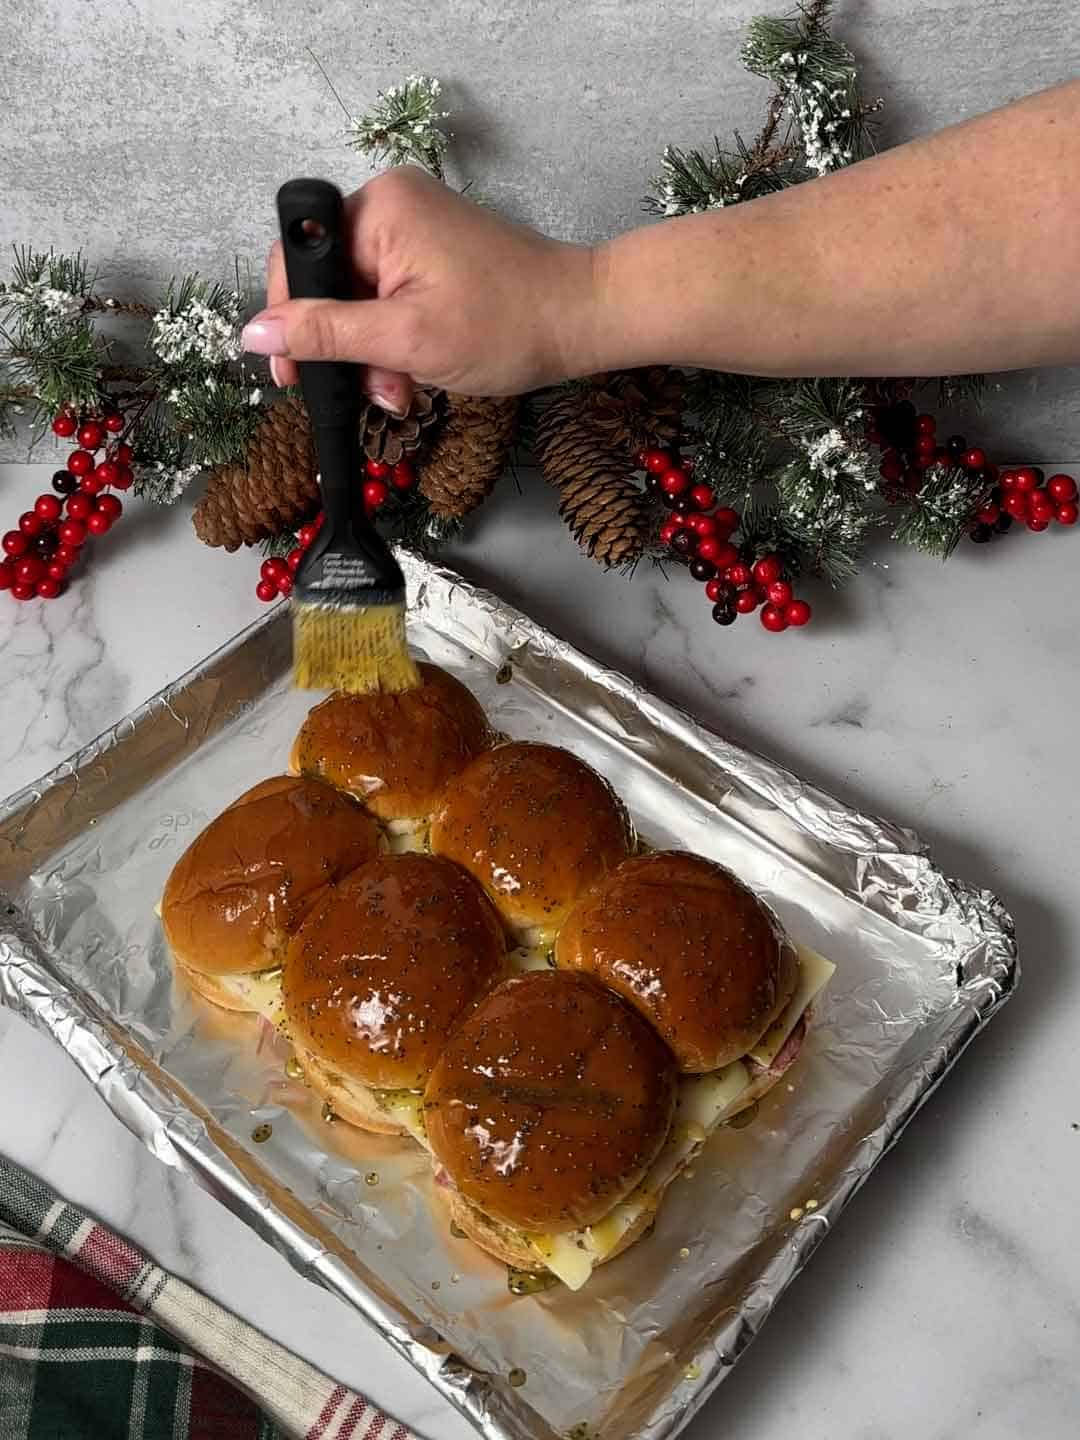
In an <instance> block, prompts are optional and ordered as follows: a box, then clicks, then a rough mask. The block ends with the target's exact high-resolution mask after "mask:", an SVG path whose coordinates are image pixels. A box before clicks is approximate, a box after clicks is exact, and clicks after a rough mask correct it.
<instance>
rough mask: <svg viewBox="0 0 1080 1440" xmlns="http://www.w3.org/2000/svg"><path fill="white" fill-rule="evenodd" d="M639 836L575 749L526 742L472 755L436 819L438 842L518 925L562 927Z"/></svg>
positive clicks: (437, 848)
mask: <svg viewBox="0 0 1080 1440" xmlns="http://www.w3.org/2000/svg"><path fill="white" fill-rule="evenodd" d="M632 841H633V830H632V827H631V824H630V820H629V817H628V816H627V813H626V810H625V808H624V807H623V805H622V804H621V802H620V801H619V799H618V797H617V796H616V794H615V792H614V790H612V788H611V786H610V785H609V784H608V783H607V781H606V780H605V779H603V777H602V776H600V775H598V774H597V773H596V771H595V770H592V769H591V768H590V767H589V766H588V765H586V764H585V762H584V761H582V760H579V759H578V758H577V756H576V755H572V754H571V753H570V751H569V750H562V749H559V748H558V747H557V746H554V745H537V744H531V743H526V742H521V741H516V742H514V743H512V744H508V745H499V746H497V747H496V749H494V750H489V751H488V752H487V753H486V754H484V755H481V756H479V757H478V758H477V759H476V760H474V761H473V762H472V764H471V765H469V766H468V768H467V769H466V770H463V771H462V773H461V774H460V775H459V776H458V777H457V778H456V779H455V780H454V782H453V784H451V785H450V786H449V787H448V788H447V791H446V795H445V797H444V799H443V803H442V805H441V806H440V807H439V809H438V811H437V812H436V814H435V816H434V818H433V820H432V822H431V848H432V850H434V851H436V852H437V853H438V854H440V855H447V856H449V857H450V858H451V859H452V860H456V861H457V862H458V863H459V864H460V865H464V867H465V868H466V870H468V871H469V872H470V873H471V874H473V875H475V876H476V878H477V879H478V880H479V881H480V883H481V885H483V887H484V888H485V890H487V892H488V894H489V895H490V896H491V897H492V899H493V900H494V901H495V904H496V905H497V906H498V907H499V910H500V911H501V912H502V914H503V916H504V917H505V918H506V920H507V921H508V923H509V924H510V925H511V926H513V927H514V928H515V929H519V930H523V929H529V928H539V929H542V930H554V929H555V928H556V927H557V926H558V925H559V924H560V923H561V922H562V920H563V919H564V918H565V916H566V915H567V913H568V912H569V910H570V907H571V906H572V905H573V903H574V901H575V900H576V899H577V897H578V896H579V895H580V894H582V893H583V892H584V891H585V890H587V889H588V888H589V886H590V885H592V884H594V883H595V882H596V881H598V880H601V879H602V878H603V877H604V875H606V874H607V873H608V871H609V870H612V869H614V867H615V866H616V865H618V864H619V862H620V861H621V860H624V859H625V858H626V856H627V855H628V854H629V853H630V850H631V848H632Z"/></svg>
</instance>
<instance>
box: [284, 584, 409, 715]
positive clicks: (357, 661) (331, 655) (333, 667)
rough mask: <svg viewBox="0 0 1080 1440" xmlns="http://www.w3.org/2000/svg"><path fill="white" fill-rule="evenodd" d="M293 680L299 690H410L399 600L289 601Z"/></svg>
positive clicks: (403, 616)
mask: <svg viewBox="0 0 1080 1440" xmlns="http://www.w3.org/2000/svg"><path fill="white" fill-rule="evenodd" d="M293 682H294V684H295V685H297V687H298V688H299V689H301V690H344V691H346V692H347V693H349V694H354V695H355V694H361V693H363V692H364V691H369V690H389V691H397V690H413V689H415V688H416V686H418V685H419V684H420V672H419V671H418V670H417V668H416V664H415V662H414V661H413V658H412V656H411V655H410V654H409V652H408V649H407V648H406V645H405V607H404V606H403V605H365V606H351V605H327V604H325V603H323V604H314V605H307V604H303V603H301V602H297V601H294V602H293Z"/></svg>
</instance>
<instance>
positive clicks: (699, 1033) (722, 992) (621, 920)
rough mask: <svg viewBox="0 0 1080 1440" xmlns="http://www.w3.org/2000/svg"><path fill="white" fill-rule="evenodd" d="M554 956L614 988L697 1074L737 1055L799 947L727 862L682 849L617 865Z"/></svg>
mask: <svg viewBox="0 0 1080 1440" xmlns="http://www.w3.org/2000/svg"><path fill="white" fill-rule="evenodd" d="M555 963H556V964H557V965H558V966H560V967H562V968H564V969H574V970H587V971H589V972H590V973H592V974H594V975H596V976H597V977H598V978H599V979H601V980H602V981H603V982H604V983H605V984H606V985H610V986H611V987H612V989H614V990H616V991H618V993H619V994H620V995H623V996H624V997H625V998H626V999H627V1000H628V1001H629V1002H630V1003H631V1004H632V1005H634V1006H635V1008H636V1009H638V1010H640V1012H641V1013H642V1014H643V1015H644V1016H645V1017H646V1018H647V1019H648V1020H650V1021H651V1022H652V1024H653V1025H655V1027H656V1028H657V1030H659V1032H660V1034H661V1035H662V1036H663V1037H664V1039H665V1040H666V1041H667V1043H668V1044H669V1045H670V1046H671V1048H672V1050H673V1051H674V1052H675V1055H676V1057H677V1059H678V1061H679V1065H680V1068H681V1069H682V1070H686V1071H692V1072H702V1071H708V1070H717V1069H719V1068H720V1067H721V1066H723V1065H727V1064H729V1063H730V1062H731V1061H733V1060H737V1059H739V1058H740V1057H741V1056H742V1055H743V1054H744V1053H745V1052H746V1050H747V1049H749V1047H750V1046H751V1045H753V1044H755V1043H756V1042H757V1040H758V1039H760V1037H761V1034H762V1033H763V1031H764V1030H765V1029H766V1027H767V1026H768V1024H769V1023H770V1022H771V1021H772V1019H773V1018H774V1016H775V1014H776V1011H777V1010H778V1008H779V1007H780V1006H781V1005H782V1004H783V1003H786V1001H787V999H788V997H789V996H790V994H791V992H792V990H793V989H794V986H795V981H796V978H797V974H798V957H797V955H796V953H795V950H794V948H793V947H792V946H791V945H790V943H789V942H788V941H787V940H786V939H785V938H784V936H783V933H782V932H781V931H780V930H779V927H778V926H777V923H776V921H775V919H774V918H773V916H772V915H771V913H770V912H769V911H768V910H767V909H766V907H765V906H764V905H763V904H762V903H761V902H760V901H759V900H758V899H757V897H756V896H755V895H753V894H752V893H751V892H750V891H749V890H747V889H746V887H745V886H744V885H742V884H741V883H740V882H739V881H738V880H736V879H735V877H734V876H733V875H732V874H731V873H730V872H729V871H727V870H725V869H724V868H723V866H721V865H716V864H714V863H713V862H712V861H711V860H705V859H703V858H702V857H701V856H698V855H690V854H687V853H684V852H681V851H657V852H654V853H653V854H650V855H639V856H635V857H633V858H632V859H630V860H627V861H626V862H625V863H624V864H622V865H620V866H619V868H618V869H617V870H616V871H615V872H614V873H613V874H612V875H611V876H609V877H608V879H607V880H605V881H604V882H603V884H601V885H600V886H598V887H597V888H596V889H595V890H594V891H593V892H592V893H591V894H589V895H587V896H586V897H585V898H584V899H583V900H582V901H581V903H580V904H579V905H578V906H577V907H576V909H575V910H574V912H573V913H572V914H571V916H570V917H569V919H568V920H567V922H566V924H565V925H564V926H563V928H562V930H561V931H560V932H559V935H558V937H557V939H556V942H555Z"/></svg>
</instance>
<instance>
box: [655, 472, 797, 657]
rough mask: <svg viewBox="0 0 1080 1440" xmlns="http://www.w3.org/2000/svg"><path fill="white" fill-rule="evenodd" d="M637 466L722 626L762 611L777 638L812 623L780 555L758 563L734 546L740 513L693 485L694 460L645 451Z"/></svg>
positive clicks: (663, 530) (669, 540) (670, 543)
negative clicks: (667, 516) (666, 512)
mask: <svg viewBox="0 0 1080 1440" xmlns="http://www.w3.org/2000/svg"><path fill="white" fill-rule="evenodd" d="M637 463H638V465H639V466H640V467H641V469H643V470H644V471H645V488H646V490H648V491H649V492H650V493H651V494H653V495H656V496H658V497H659V499H660V500H661V502H662V504H664V505H665V506H666V507H667V508H668V509H669V510H670V511H671V512H672V513H671V517H670V519H668V520H665V521H664V523H663V525H661V527H660V539H661V541H662V542H663V544H665V545H666V546H667V547H668V548H669V549H670V550H671V551H672V552H673V553H674V554H676V555H678V556H680V557H681V558H682V559H684V560H686V561H687V562H688V564H689V568H690V574H691V575H692V576H693V578H694V579H695V580H698V581H701V582H702V583H703V584H704V586H705V595H706V598H707V599H708V600H709V601H710V602H711V603H712V607H713V609H712V615H713V619H714V620H715V621H716V623H717V624H718V625H731V624H733V623H734V622H735V620H736V619H738V617H739V616H740V615H752V614H753V613H754V611H755V610H757V609H758V607H759V606H760V607H761V623H762V625H763V626H764V627H765V629H766V630H769V631H771V632H772V633H773V634H779V633H780V632H781V631H783V630H786V629H787V628H788V627H789V626H802V625H806V624H807V623H808V622H809V620H810V616H811V611H810V606H809V605H808V604H807V603H806V601H805V600H797V599H796V598H795V594H794V591H793V590H792V587H791V582H790V580H788V579H786V578H785V576H784V567H783V563H782V561H781V560H780V558H779V556H777V555H760V556H757V557H756V558H755V557H754V556H753V555H752V554H748V553H746V552H745V547H744V548H743V549H740V547H739V546H738V545H737V544H735V543H734V541H733V540H732V536H733V535H735V534H736V532H737V531H738V529H739V526H740V524H741V517H740V516H739V514H738V511H736V510H732V509H730V508H729V507H728V506H726V505H721V506H718V505H717V503H716V496H715V495H714V493H713V492H712V490H710V488H709V487H708V485H695V484H694V481H693V461H692V460H690V459H680V458H679V457H678V455H677V454H675V453H674V452H673V451H671V450H642V451H641V452H640V453H639V454H638V456H637Z"/></svg>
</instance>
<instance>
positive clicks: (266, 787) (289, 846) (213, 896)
mask: <svg viewBox="0 0 1080 1440" xmlns="http://www.w3.org/2000/svg"><path fill="white" fill-rule="evenodd" d="M378 848H379V831H378V827H377V825H376V824H375V822H374V821H373V820H372V818H371V816H370V815H367V814H366V813H365V812H364V810H363V809H361V807H360V806H359V805H358V804H357V803H356V802H355V801H354V800H352V799H350V797H349V796H348V795H342V794H341V793H340V791H337V790H334V789H332V788H331V787H330V786H329V785H325V784H323V783H322V782H321V781H319V780H309V779H298V778H296V777H294V776H289V775H277V776H274V777H273V778H272V779H269V780H263V781H261V782H260V783H259V784H258V785H256V786H254V787H253V788H252V789H251V790H248V791H247V792H246V793H245V794H243V795H241V796H240V798H239V799H238V800H235V801H233V803H232V804H231V805H230V806H229V807H228V809H226V810H225V811H223V812H222V814H220V815H219V816H218V817H217V819H216V820H212V821H211V822H210V824H209V825H208V826H207V827H206V829H205V830H203V831H202V833H201V834H200V835H198V836H196V838H195V840H194V841H192V843H191V845H189V846H188V848H187V850H186V851H185V852H184V854H183V855H182V856H181V857H180V859H179V860H178V861H177V863H176V865H175V866H174V867H173V871H172V873H171V874H170V876H169V878H168V881H167V882H166V885H165V893H164V895H163V897H162V902H161V920H162V925H163V927H164V930H165V938H166V939H167V940H168V942H169V947H170V949H171V950H172V952H173V955H174V956H175V958H176V959H177V960H178V961H179V962H180V964H181V965H182V966H185V967H186V968H187V969H189V970H194V971H196V972H199V973H200V974H208V975H242V974H247V973H251V972H253V971H257V970H262V969H266V968H267V967H270V966H273V965H276V964H278V963H280V959H281V952H282V951H283V950H284V947H285V945H286V943H287V941H288V938H289V936H290V935H291V934H292V932H293V931H294V930H295V929H296V928H297V926H299V925H300V923H301V921H302V920H303V919H304V917H305V916H306V915H307V913H308V911H309V910H310V909H311V907H312V906H313V905H314V904H315V903H316V902H317V901H318V899H319V897H320V896H321V895H322V893H323V892H324V890H325V887H326V886H327V885H332V884H334V883H335V882H336V881H338V880H340V878H341V877H342V876H343V875H345V874H347V873H348V872H349V871H350V870H354V869H355V868H356V866H358V865H360V864H362V863H363V862H364V861H365V860H369V859H371V858H372V857H373V856H374V855H375V854H376V852H377V851H378ZM211 998H214V999H216V1000H217V1001H218V1003H219V1004H221V1003H225V1001H224V1000H223V999H222V998H219V997H218V996H217V994H216V993H215V994H214V995H212V996H211ZM238 1008H244V1007H238Z"/></svg>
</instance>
